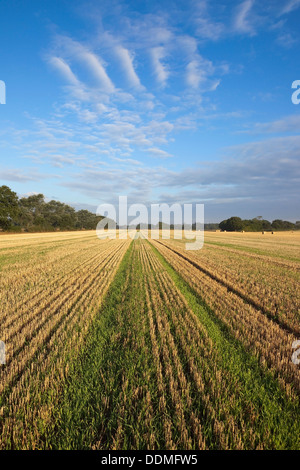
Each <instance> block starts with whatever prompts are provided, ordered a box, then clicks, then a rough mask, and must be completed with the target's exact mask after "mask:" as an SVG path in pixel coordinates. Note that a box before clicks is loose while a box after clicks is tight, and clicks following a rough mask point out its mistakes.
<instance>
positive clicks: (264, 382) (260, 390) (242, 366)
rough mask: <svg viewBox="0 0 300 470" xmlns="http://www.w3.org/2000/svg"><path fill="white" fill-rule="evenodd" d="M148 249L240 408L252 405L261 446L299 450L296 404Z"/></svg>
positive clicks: (197, 296)
mask: <svg viewBox="0 0 300 470" xmlns="http://www.w3.org/2000/svg"><path fill="white" fill-rule="evenodd" d="M151 247H152V249H153V251H154V252H155V254H156V255H157V256H158V258H159V260H160V262H161V263H162V265H163V267H164V268H165V269H166V271H167V273H168V274H169V276H170V277H171V279H172V280H173V282H174V283H175V285H176V286H177V288H178V289H179V290H180V292H181V293H182V294H183V295H184V297H185V298H186V300H187V301H188V304H189V306H190V308H191V309H192V310H193V312H194V313H195V314H196V315H197V316H198V317H199V319H200V321H201V323H202V324H203V325H204V327H205V328H206V330H207V332H208V334H209V336H210V338H211V339H212V340H213V342H214V346H215V348H217V350H218V352H219V356H220V361H221V364H222V367H223V368H224V370H227V371H229V372H230V374H232V376H233V377H235V378H236V379H237V380H238V382H239V384H240V385H241V386H242V391H243V393H242V396H241V397H240V403H239V406H244V405H245V404H246V403H252V404H253V406H254V408H255V410H256V411H257V412H258V413H259V420H257V421H256V423H255V426H254V431H255V432H256V434H257V435H258V436H259V438H260V440H261V442H262V444H263V445H264V446H265V447H266V448H269V449H299V448H300V442H299V435H300V408H299V402H298V401H297V402H294V401H293V400H291V399H290V398H289V397H288V396H287V395H286V393H285V391H284V390H283V389H282V388H281V386H280V384H279V382H278V381H277V379H276V378H275V377H274V375H273V374H272V373H271V372H270V371H269V370H268V369H267V368H262V366H261V365H260V364H259V360H258V358H256V357H255V356H254V355H252V354H251V353H250V352H249V351H247V350H246V349H245V348H244V346H243V345H242V344H241V343H240V342H239V341H237V340H236V339H235V338H234V337H233V335H232V334H231V332H230V331H229V329H228V328H227V327H226V325H225V324H224V323H223V322H222V321H220V319H219V318H217V317H216V315H215V313H214V312H213V311H212V309H210V308H209V306H208V305H207V304H206V303H205V301H204V300H203V299H202V298H201V297H200V296H199V295H198V294H197V293H196V292H195V291H194V290H193V288H192V287H191V286H190V285H189V284H188V283H187V282H186V281H185V280H184V279H183V278H182V277H181V276H180V274H179V273H178V272H177V271H175V270H174V268H173V267H172V266H171V265H170V264H169V263H168V261H167V260H166V259H165V258H164V257H163V255H162V254H161V253H160V252H159V251H158V250H157V249H156V247H154V246H153V245H152V244H151ZM216 295H217V293H216ZM270 347H272V345H270Z"/></svg>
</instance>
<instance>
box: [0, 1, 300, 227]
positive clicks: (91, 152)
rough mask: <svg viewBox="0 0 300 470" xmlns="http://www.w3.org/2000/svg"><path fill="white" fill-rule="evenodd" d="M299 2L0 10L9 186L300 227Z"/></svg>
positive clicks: (3, 177)
mask: <svg viewBox="0 0 300 470" xmlns="http://www.w3.org/2000/svg"><path fill="white" fill-rule="evenodd" d="M299 22H300V0H282V1H278V0H269V1H266V2H258V0H256V1H255V0H244V1H230V0H227V1H225V0H224V1H209V0H203V1H202V0H199V1H194V0H186V1H165V0H161V1H156V0H151V1H147V0H146V1H145V0H144V1H106V0H103V1H90V2H88V1H84V2H83V1H79V0H75V1H74V0H73V1H71V0H68V1H67V0H59V1H58V0H51V1H50V0H30V1H26V2H25V1H24V0H10V1H9V2H1V4H0V80H2V81H4V82H5V84H6V104H5V105H0V162H1V166H0V184H5V185H8V186H10V187H11V188H12V189H13V190H14V191H16V192H17V193H18V194H19V195H27V194H32V193H39V192H42V193H43V194H44V195H45V196H46V197H47V198H50V199H57V200H60V201H62V202H66V203H69V204H71V205H73V206H74V207H76V208H88V209H90V210H95V209H96V207H97V206H98V205H99V204H102V203H107V202H112V203H115V202H116V201H117V198H118V196H119V195H127V196H128V200H129V203H145V204H150V203H156V202H166V203H173V202H179V203H191V202H193V203H204V204H205V219H206V222H212V221H220V220H223V219H224V218H227V217H230V216H233V215H237V216H240V217H243V218H253V217H256V216H259V215H261V216H263V217H264V218H267V219H269V220H273V219H275V218H283V219H286V220H292V221H295V220H299V219H300V214H299V189H298V188H299V182H300V168H299V167H300V165H299V157H300V135H299V130H300V105H299V106H297V105H295V104H293V103H292V100H291V96H292V93H293V90H292V88H291V86H292V82H293V81H294V80H299V79H300V70H299V59H298V55H299V47H300V34H299Z"/></svg>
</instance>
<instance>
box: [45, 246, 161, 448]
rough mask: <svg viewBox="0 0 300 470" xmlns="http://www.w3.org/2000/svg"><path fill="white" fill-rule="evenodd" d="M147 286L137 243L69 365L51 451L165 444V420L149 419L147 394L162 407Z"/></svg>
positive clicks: (47, 438)
mask: <svg viewBox="0 0 300 470" xmlns="http://www.w3.org/2000/svg"><path fill="white" fill-rule="evenodd" d="M142 283H143V280H142V274H141V265H140V263H139V261H138V259H137V254H136V250H135V242H134V243H132V244H131V245H130V248H129V249H128V251H127V252H126V254H125V256H124V258H123V260H122V262H121V265H120V267H119V269H118V272H117V274H116V276H115V279H114V281H113V283H112V284H111V286H110V288H109V290H108V293H107V295H106V298H105V300H104V303H103V304H102V306H101V308H100V311H99V313H98V315H97V316H96V318H95V320H94V321H93V323H92V325H91V327H90V329H89V331H88V334H87V339H86V342H85V346H84V348H83V350H82V351H81V353H80V355H79V357H78V358H77V360H76V362H73V363H72V364H70V368H69V375H68V379H67V380H66V384H65V390H64V394H63V398H62V402H61V406H60V409H59V410H57V411H56V413H55V423H56V424H55V426H54V428H53V429H52V431H51V432H49V430H48V431H47V432H46V436H45V441H46V442H47V447H50V448H53V449H90V448H91V447H94V448H101V449H114V448H116V449H128V448H133V449H139V448H141V449H143V448H146V447H147V445H149V442H150V441H152V442H153V445H154V446H156V447H159V446H160V445H162V442H161V441H160V436H161V435H162V424H161V421H160V419H159V417H154V418H153V420H152V418H151V416H149V406H148V400H149V395H147V391H149V392H150V394H151V396H153V397H154V406H158V403H155V397H157V395H158V394H157V390H156V383H155V380H154V375H155V370H154V367H153V363H152V356H151V353H150V351H149V349H148V343H149V342H150V338H149V332H148V328H147V325H146V323H145V317H144V310H145V296H144V291H143V289H142ZM145 421H147V422H148V427H147V429H145ZM154 429H155V438H154V433H153V432H152V431H153V430H154ZM151 434H152V436H151Z"/></svg>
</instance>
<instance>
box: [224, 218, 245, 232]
mask: <svg viewBox="0 0 300 470" xmlns="http://www.w3.org/2000/svg"><path fill="white" fill-rule="evenodd" d="M219 227H220V229H221V230H226V231H227V232H239V231H241V230H243V221H242V219H241V218H240V217H230V219H226V220H222V222H220V224H219Z"/></svg>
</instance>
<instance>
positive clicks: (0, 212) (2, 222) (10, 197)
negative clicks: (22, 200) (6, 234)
mask: <svg viewBox="0 0 300 470" xmlns="http://www.w3.org/2000/svg"><path fill="white" fill-rule="evenodd" d="M18 200H19V199H18V196H17V194H16V193H15V192H14V191H12V190H11V189H10V188H9V187H8V186H1V187H0V227H1V228H2V229H3V230H9V229H10V228H11V227H12V226H13V224H14V222H15V220H16V218H17V216H18V212H19V205H18Z"/></svg>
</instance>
